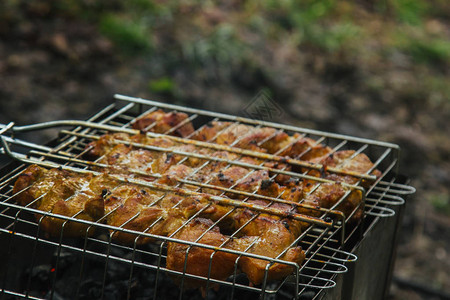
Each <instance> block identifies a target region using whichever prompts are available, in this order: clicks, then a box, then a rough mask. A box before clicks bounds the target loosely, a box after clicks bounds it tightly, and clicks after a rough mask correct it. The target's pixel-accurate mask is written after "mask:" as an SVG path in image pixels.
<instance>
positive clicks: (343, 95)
mask: <svg viewBox="0 0 450 300" xmlns="http://www.w3.org/2000/svg"><path fill="white" fill-rule="evenodd" d="M282 50H283V49H278V50H277V51H280V52H281V51H282ZM301 59H302V60H303V61H304V62H302V63H301V64H302V66H303V67H304V68H302V69H298V68H297V69H296V68H295V67H296V65H295V64H290V63H289V62H282V63H280V62H273V64H271V63H272V62H269V64H268V65H272V66H273V72H274V73H275V75H274V76H273V77H272V78H270V80H269V79H267V78H266V77H264V76H261V75H260V74H258V73H257V72H256V73H250V74H236V73H234V74H232V75H231V76H229V78H228V79H227V80H217V79H216V80H208V79H207V78H208V76H207V74H206V75H205V74H202V73H201V72H198V73H196V74H192V73H191V72H190V70H189V69H187V68H184V67H180V68H179V69H178V70H176V71H174V72H172V73H171V74H170V76H173V78H174V80H175V81H176V83H177V87H176V93H173V92H172V93H169V94H167V93H166V94H165V93H155V92H152V91H151V90H149V87H148V82H149V78H150V79H151V78H152V77H151V76H152V75H151V73H152V72H153V71H154V70H155V72H161V71H160V69H161V68H162V66H161V65H159V64H158V62H157V61H155V60H154V59H149V58H146V57H139V56H136V57H130V56H122V55H120V54H118V53H117V51H116V49H115V48H114V46H113V44H112V43H111V42H110V41H109V40H108V39H106V38H105V37H103V36H102V35H100V34H99V33H98V32H97V30H96V28H95V27H94V26H93V25H92V24H90V23H89V22H83V21H80V20H72V19H59V18H49V19H39V18H37V19H36V20H34V21H33V22H23V23H20V24H15V25H14V26H9V27H8V28H6V29H5V28H2V30H1V31H0V78H1V80H0V107H1V109H0V123H3V124H6V123H8V122H11V121H14V122H16V123H17V124H20V125H23V124H31V123H36V122H42V121H48V120H56V119H86V118H87V117H89V116H91V115H92V114H93V113H94V112H96V111H98V110H99V109H100V108H101V107H104V106H106V105H107V104H109V103H111V101H112V95H113V94H115V93H120V94H125V95H130V96H136V97H143V98H147V99H155V100H161V101H165V102H172V103H177V104H183V105H187V106H194V107H202V108H206V109H209V110H214V111H219V112H225V113H230V114H242V112H243V109H244V108H245V107H246V105H247V104H248V103H249V102H250V101H251V99H252V98H253V96H254V95H256V94H257V93H258V91H259V90H260V89H261V88H263V87H266V86H268V85H269V88H271V90H272V91H274V93H273V95H272V98H273V99H274V100H275V101H277V102H278V104H279V106H280V107H281V109H282V114H281V116H280V117H278V118H276V119H274V121H281V122H282V123H286V124H293V125H299V126H304V127H309V128H314V129H320V130H325V131H332V132H337V133H342V134H348V135H355V136H360V137H367V138H373V139H379V140H382V141H388V142H393V143H397V144H399V145H400V146H401V148H402V155H401V162H400V170H401V172H402V173H403V174H405V175H406V176H408V177H409V178H411V185H413V186H415V187H416V188H417V193H416V194H415V195H413V196H412V197H410V198H409V199H407V203H406V212H405V216H404V220H403V224H402V228H401V234H402V235H401V238H400V244H399V247H398V254H397V261H396V266H395V273H394V276H395V277H394V278H395V279H394V282H393V284H392V289H391V297H390V298H389V299H391V300H394V299H395V300H400V299H439V296H437V295H439V293H441V294H442V295H443V293H447V295H448V293H450V272H449V270H450V259H449V258H450V252H449V251H450V250H449V249H450V192H449V186H450V159H449V158H450V156H449V154H450V135H449V132H450V122H449V120H450V112H449V109H448V108H449V106H448V105H444V106H443V105H436V106H432V105H428V104H426V103H425V102H424V100H423V99H422V98H421V97H409V96H408V95H410V94H408V93H406V92H405V93H404V94H403V95H404V97H403V98H399V97H397V96H398V95H399V93H398V92H396V91H397V90H398V89H400V88H401V89H405V90H408V89H412V88H413V86H410V85H414V84H415V83H417V82H420V80H421V78H420V76H421V75H420V72H416V73H411V72H404V70H402V69H401V68H400V67H395V66H394V67H392V66H390V67H387V69H386V72H385V73H384V74H382V75H383V76H386V78H389V80H390V82H391V87H390V89H388V90H383V91H381V92H380V91H367V90H366V89H362V88H360V87H359V86H358V84H359V83H360V81H361V80H362V79H363V78H364V76H365V75H364V74H365V72H367V70H365V69H364V68H358V67H357V66H355V64H354V62H352V61H346V60H342V59H341V58H340V57H335V58H332V59H328V60H326V61H322V60H320V59H319V58H317V57H315V56H314V55H312V54H311V55H309V54H305V56H304V57H302V58H301ZM244 73H245V72H244ZM205 78H206V79H205ZM448 100H449V99H447V101H448ZM54 133H55V132H45V133H44V134H43V135H42V136H30V139H34V140H35V141H45V140H47V139H49V138H50V137H51V136H52V135H53V134H54ZM404 281H406V284H405V283H404ZM427 289H430V290H431V291H428V290H427ZM433 297H434V298H433ZM442 297H443V296H442ZM442 299H443V298H442Z"/></svg>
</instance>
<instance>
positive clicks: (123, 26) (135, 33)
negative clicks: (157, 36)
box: [99, 14, 152, 55]
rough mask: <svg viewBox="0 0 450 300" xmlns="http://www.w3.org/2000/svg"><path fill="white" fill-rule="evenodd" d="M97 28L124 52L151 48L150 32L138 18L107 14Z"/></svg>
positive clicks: (140, 52) (131, 52)
mask: <svg viewBox="0 0 450 300" xmlns="http://www.w3.org/2000/svg"><path fill="white" fill-rule="evenodd" d="M99 28H100V32H101V33H102V34H104V35H105V36H106V37H108V38H109V39H110V40H111V41H112V42H113V43H114V44H115V45H117V46H118V47H119V48H120V49H122V50H123V52H124V53H125V54H128V55H134V54H142V53H147V52H148V51H149V50H150V49H151V48H152V43H151V37H152V36H151V32H150V30H149V28H148V27H147V26H145V25H143V24H142V23H140V22H139V20H128V19H126V18H122V17H120V16H118V15H113V14H107V15H105V16H103V17H102V18H101V20H100V24H99Z"/></svg>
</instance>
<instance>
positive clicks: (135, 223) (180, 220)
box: [13, 110, 381, 288]
mask: <svg viewBox="0 0 450 300" xmlns="http://www.w3.org/2000/svg"><path fill="white" fill-rule="evenodd" d="M132 127H133V128H135V129H139V130H140V131H141V133H140V134H137V135H128V134H124V133H113V134H105V135H103V136H101V137H100V138H99V139H98V140H96V141H93V142H91V143H89V144H88V146H87V148H86V151H85V154H84V157H85V158H88V159H91V160H96V164H94V167H93V169H94V170H95V171H98V172H100V173H103V174H102V175H92V174H89V173H87V174H77V173H74V172H68V171H64V170H59V169H51V170H46V169H43V168H41V167H38V166H36V165H32V166H29V167H28V168H27V169H26V170H25V171H24V172H23V173H22V174H20V175H19V177H18V179H17V181H16V183H15V185H14V189H13V193H14V194H15V199H16V200H17V202H18V203H19V204H21V205H24V206H30V207H33V208H36V209H38V210H41V211H45V212H51V213H54V214H58V215H63V216H67V217H71V218H76V219H82V220H86V221H89V222H105V223H106V224H108V225H111V226H114V227H115V228H117V229H114V230H111V231H110V232H111V237H112V238H113V239H114V240H116V241H119V242H121V243H126V244H132V243H135V244H143V243H148V242H151V241H153V240H154V238H153V236H154V235H160V236H172V237H174V238H176V239H179V240H182V241H187V242H196V243H199V244H203V245H208V246H212V247H215V248H214V250H213V249H207V248H205V247H201V246H189V245H187V244H184V243H182V242H169V243H168V251H167V268H168V269H172V270H176V271H179V272H184V271H186V273H189V274H193V275H198V276H202V277H208V274H209V276H210V277H211V278H214V279H220V280H224V279H226V278H228V277H229V276H230V275H232V274H233V273H234V272H235V264H236V263H237V266H238V268H239V270H240V271H242V272H244V273H245V274H246V275H247V277H248V278H249V280H250V282H251V283H252V284H261V283H262V282H263V281H264V279H265V278H267V279H268V280H278V279H282V278H284V277H286V276H288V275H289V274H291V273H292V272H294V270H295V264H297V265H300V264H301V263H302V262H303V260H304V259H305V253H304V252H303V250H302V249H301V248H300V247H299V246H297V245H296V241H297V239H298V237H299V236H300V234H301V233H302V232H303V230H304V229H305V228H307V227H308V226H309V224H308V223H307V222H300V221H298V220H294V219H292V218H290V217H288V216H289V215H290V214H299V213H302V214H305V215H309V216H316V217H318V216H321V215H322V214H321V212H320V210H318V208H326V209H329V208H333V209H337V210H340V211H341V212H343V213H344V215H345V216H346V217H349V216H352V220H354V221H357V220H359V219H361V217H362V209H361V207H360V203H361V199H362V194H361V191H360V190H358V189H352V188H349V187H348V185H357V184H362V185H363V186H364V185H365V184H367V182H364V181H361V180H360V179H359V178H358V177H355V176H350V175H343V174H340V173H331V172H328V170H327V167H333V168H338V169H341V170H343V171H344V173H345V172H346V171H348V172H356V173H362V174H366V173H371V174H374V175H376V176H380V175H381V174H380V173H379V172H378V171H377V170H374V166H373V164H372V162H371V161H370V160H369V158H368V157H367V156H366V155H365V154H362V153H356V152H355V151H352V150H344V151H333V150H332V149H331V148H329V147H328V146H325V145H322V144H320V143H317V142H316V141H314V140H313V139H310V138H308V137H305V136H302V135H300V134H298V133H295V134H293V135H289V134H287V133H286V132H284V131H283V130H277V129H274V128H269V127H259V126H250V125H244V124H239V123H232V122H220V121H215V122H211V123H209V124H207V125H205V126H202V127H201V128H199V129H198V130H197V131H194V127H193V125H192V124H191V122H190V121H189V118H188V116H187V115H186V114H184V113H178V112H171V113H165V112H163V111H162V110H156V111H152V112H150V113H147V114H145V115H144V116H142V117H140V118H138V119H136V120H135V121H134V122H133V123H132ZM149 131H151V132H156V133H166V134H170V135H174V136H178V137H189V138H191V139H193V140H197V141H203V142H208V143H215V144H219V145H226V146H231V147H235V148H242V149H246V150H251V151H254V152H260V153H268V154H273V155H276V156H278V157H288V158H293V159H297V160H302V161H305V162H309V163H311V164H315V163H320V164H321V165H322V166H323V168H322V169H321V170H317V168H306V167H299V166H297V165H294V164H292V165H290V164H288V163H287V160H286V161H283V160H282V159H281V160H280V159H277V160H272V161H270V160H268V161H264V160H262V159H260V158H256V157H257V156H256V155H254V156H250V155H249V156H245V155H240V154H238V153H237V152H238V151H235V152H236V153H235V152H233V151H217V150H214V149H213V148H211V147H203V146H199V145H194V144H193V142H192V141H191V142H186V143H184V142H180V141H175V140H174V139H173V138H172V139H170V138H167V137H164V136H159V137H156V138H155V137H149V136H147V135H146V134H145V132H149ZM223 148H224V147H223ZM183 153H188V154H190V155H184V154H183ZM202 156H205V157H202ZM230 161H236V162H241V163H245V164H247V165H236V164H230V163H229V162H230ZM256 166H258V167H256ZM259 166H264V167H266V168H269V169H267V170H264V169H263V170H261V169H259ZM273 169H278V170H285V171H291V172H297V173H304V174H306V175H308V176H309V177H306V178H304V179H300V180H299V179H298V178H292V177H291V176H289V175H285V174H278V173H277V172H275V171H274V170H273ZM348 172H347V173H348ZM107 174H112V175H107ZM115 175H120V177H122V178H125V179H133V180H135V179H137V180H142V181H143V182H154V183H155V184H162V185H164V186H170V187H171V189H172V191H170V192H167V191H161V190H158V189H154V188H150V187H147V186H148V185H147V186H146V185H145V184H143V185H138V184H132V183H129V182H127V180H121V181H119V180H118V179H116V178H117V177H116V176H115ZM314 177H316V178H317V179H316V180H314ZM318 178H323V179H326V180H328V181H329V182H328V181H325V182H323V180H319V179H318ZM186 181H190V182H186ZM205 185H207V186H205ZM181 189H183V190H184V191H189V190H190V191H196V192H199V194H195V196H186V195H185V194H184V193H183V192H182V190H181ZM230 189H231V190H230ZM243 192H245V193H243ZM213 196H220V197H223V198H224V200H227V199H226V198H230V199H233V201H245V202H246V203H247V204H249V205H250V206H251V205H257V206H260V207H268V208H274V209H277V210H279V211H283V212H285V213H286V214H285V216H287V217H280V216H278V215H275V214H270V213H261V212H257V211H255V210H253V209H250V208H242V207H240V208H237V207H235V206H233V205H225V204H223V203H221V202H220V201H214V200H212V199H214V197H213ZM261 196H262V197H261ZM277 199H278V200H277ZM234 203H236V202H234ZM297 203H303V204H306V205H308V207H302V206H301V205H300V206H298V205H297ZM36 217H37V218H38V220H40V224H41V227H42V228H43V229H44V230H45V231H47V232H49V233H51V234H53V235H56V234H60V233H63V234H64V235H68V236H77V235H85V234H92V232H93V231H90V232H88V233H86V231H87V230H88V228H94V226H92V227H89V226H88V224H84V223H80V222H75V220H72V219H71V220H70V221H68V222H66V221H65V220H64V218H62V219H61V218H58V217H57V216H43V214H36ZM123 229H126V230H132V231H135V233H130V232H124V231H123ZM142 232H144V233H148V234H150V235H143V234H141V233H142ZM224 232H226V233H231V232H233V234H232V237H230V236H228V235H226V234H224ZM224 249H231V250H236V251H240V252H244V253H249V254H254V255H259V256H261V258H255V257H250V256H247V255H242V256H238V255H236V254H234V253H229V252H226V251H221V250H224ZM263 257H264V258H263ZM273 259H279V260H282V261H284V262H286V263H282V262H275V261H274V260H273ZM185 265H186V269H185V270H184V268H185ZM203 285H204V281H201V280H196V279H186V281H185V287H186V288H190V287H199V286H203Z"/></svg>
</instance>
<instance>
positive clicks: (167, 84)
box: [148, 77, 176, 95]
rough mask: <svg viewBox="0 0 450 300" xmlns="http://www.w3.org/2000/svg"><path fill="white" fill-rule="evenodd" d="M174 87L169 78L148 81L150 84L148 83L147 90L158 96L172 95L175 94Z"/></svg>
mask: <svg viewBox="0 0 450 300" xmlns="http://www.w3.org/2000/svg"><path fill="white" fill-rule="evenodd" d="M175 87H176V84H175V82H174V81H173V80H172V79H171V78H169V77H162V78H159V79H154V80H150V82H149V83H148V88H149V89H150V91H152V92H154V93H160V94H164V93H165V94H170V95H172V94H173V93H174V92H175Z"/></svg>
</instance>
